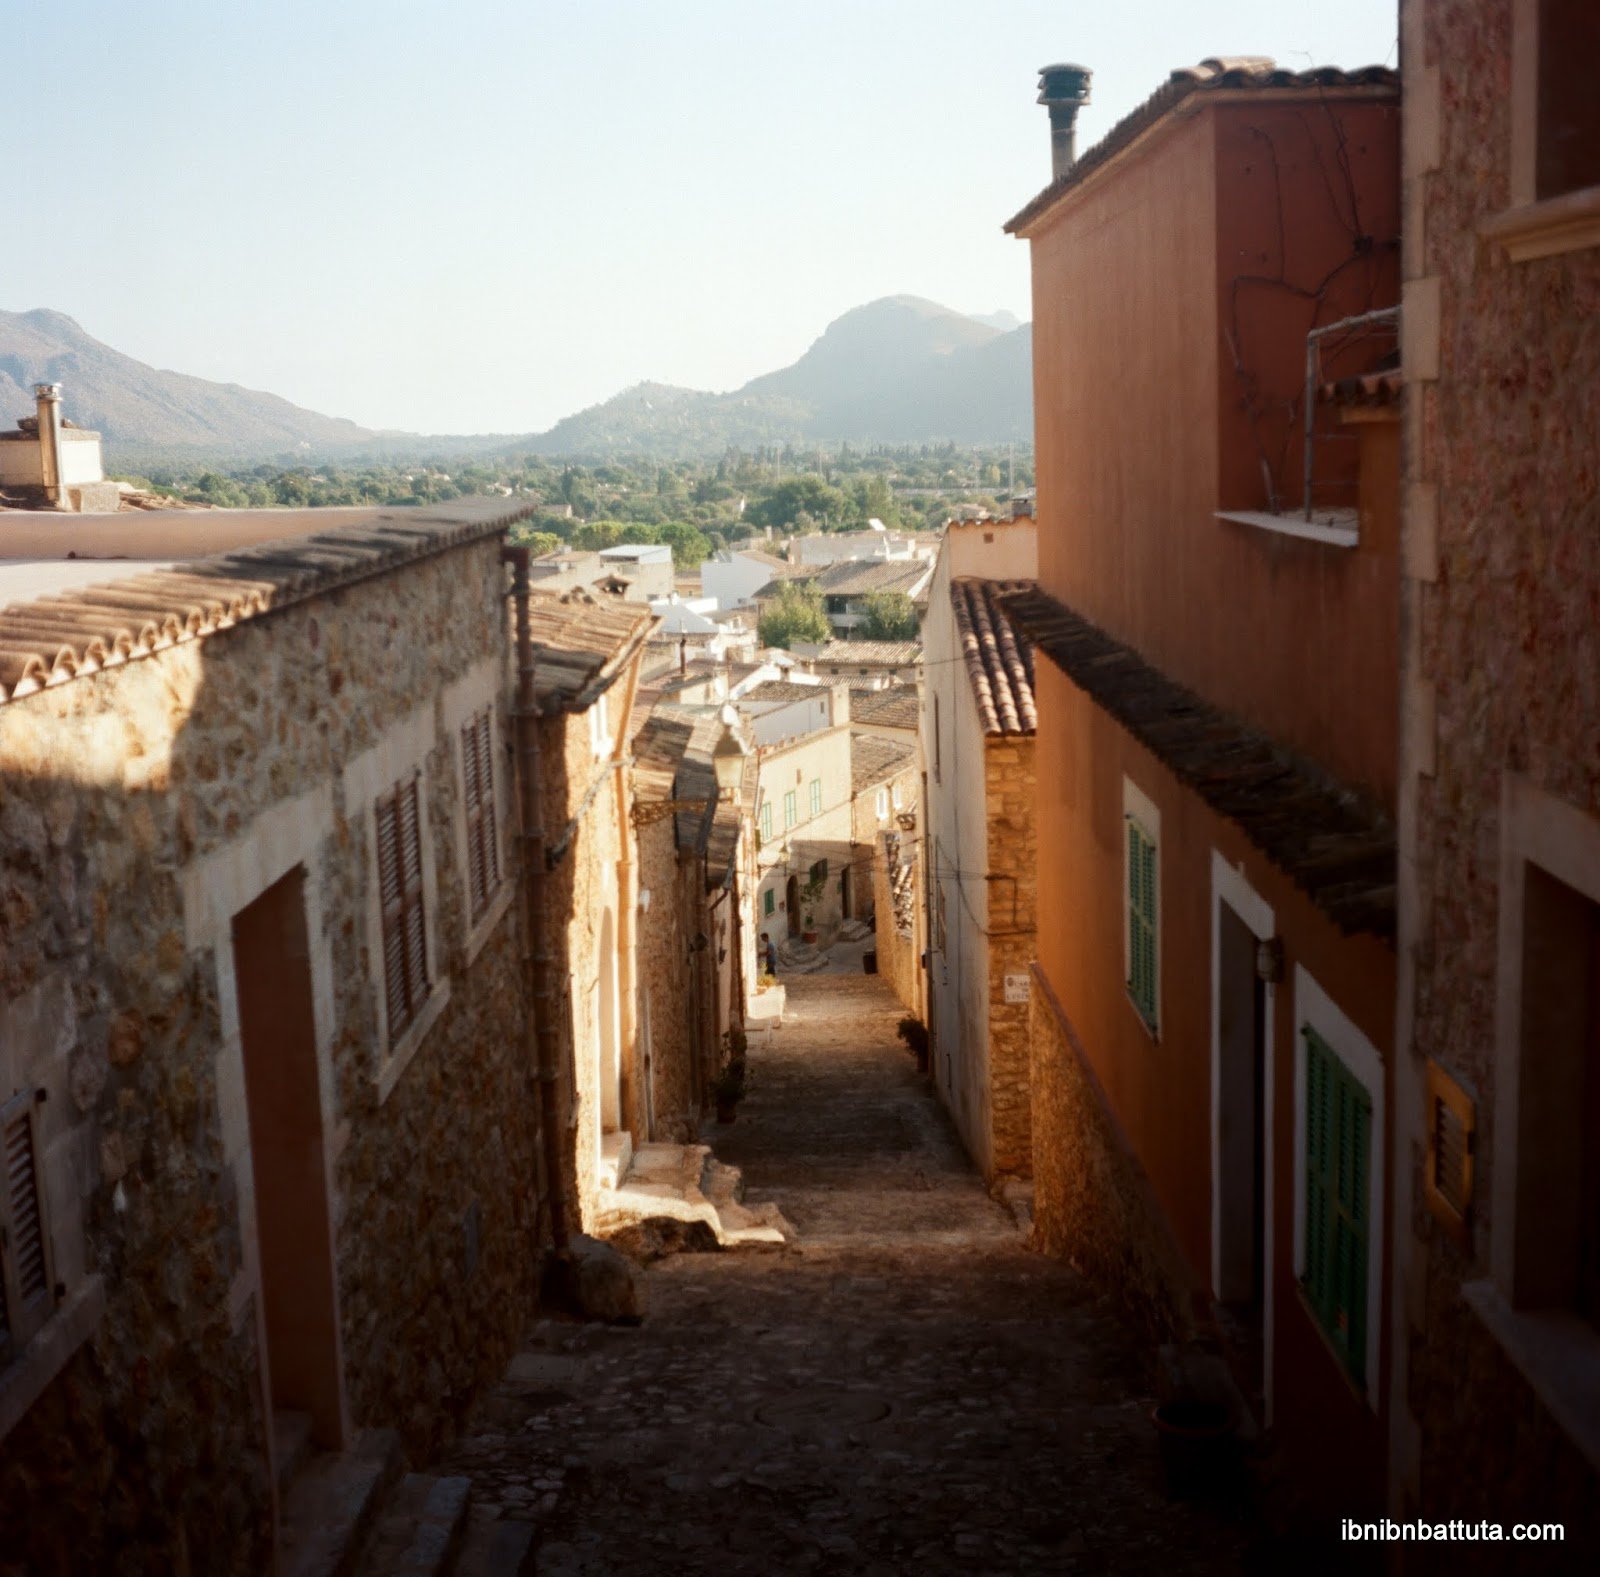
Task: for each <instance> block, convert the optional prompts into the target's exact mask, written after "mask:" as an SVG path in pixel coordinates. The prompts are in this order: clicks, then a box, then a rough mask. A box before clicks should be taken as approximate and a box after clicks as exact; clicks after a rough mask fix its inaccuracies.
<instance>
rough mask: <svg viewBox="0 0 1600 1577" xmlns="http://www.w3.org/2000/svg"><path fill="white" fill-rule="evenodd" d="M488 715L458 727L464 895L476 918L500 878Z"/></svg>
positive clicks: (487, 905)
mask: <svg viewBox="0 0 1600 1577" xmlns="http://www.w3.org/2000/svg"><path fill="white" fill-rule="evenodd" d="M492 739H493V732H492V718H491V714H490V713H489V712H488V711H487V710H485V711H483V712H480V713H479V714H478V715H477V716H476V717H475V718H473V719H472V721H471V722H470V723H468V724H467V725H466V727H465V728H463V729H462V730H461V761H462V781H463V784H464V786H465V799H466V820H467V897H468V908H469V909H470V911H471V914H472V918H473V919H474V920H476V919H477V918H478V917H479V916H480V915H482V913H483V912H484V910H485V909H487V908H488V907H489V899H490V898H491V896H493V893H494V890H495V888H496V886H498V884H499V881H500V859H499V854H498V852H497V850H496V845H495V807H494V757H493V749H492Z"/></svg>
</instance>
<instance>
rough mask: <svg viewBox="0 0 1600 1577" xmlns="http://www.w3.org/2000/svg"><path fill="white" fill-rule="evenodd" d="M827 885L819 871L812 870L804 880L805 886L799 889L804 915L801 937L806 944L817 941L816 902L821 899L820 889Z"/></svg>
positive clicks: (825, 879)
mask: <svg viewBox="0 0 1600 1577" xmlns="http://www.w3.org/2000/svg"><path fill="white" fill-rule="evenodd" d="M826 885H827V877H825V876H824V875H822V873H821V872H820V871H816V870H813V871H812V873H811V875H810V876H809V877H808V878H807V879H806V884H805V886H804V887H802V888H801V889H800V893H801V898H802V899H803V909H802V913H803V914H804V915H805V924H804V925H803V927H802V928H801V932H800V934H801V936H802V938H803V939H804V940H805V941H807V942H815V941H816V939H817V902H818V900H819V899H820V898H821V897H822V889H823V888H824V887H825V886H826Z"/></svg>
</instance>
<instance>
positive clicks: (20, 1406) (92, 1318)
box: [0, 1276, 106, 1440]
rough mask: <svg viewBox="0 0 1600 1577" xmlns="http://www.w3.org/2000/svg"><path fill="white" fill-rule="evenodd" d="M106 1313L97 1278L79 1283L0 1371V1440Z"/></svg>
mask: <svg viewBox="0 0 1600 1577" xmlns="http://www.w3.org/2000/svg"><path fill="white" fill-rule="evenodd" d="M105 1311H106V1294H105V1284H104V1283H103V1282H102V1281H101V1279H100V1278H99V1277H98V1276H89V1277H87V1278H86V1279H85V1280H84V1282H83V1284H82V1285H81V1286H80V1287H79V1288H78V1289H77V1290H76V1291H75V1292H73V1293H71V1294H69V1295H68V1296H67V1297H66V1298H65V1299H64V1300H63V1302H62V1304H61V1307H60V1308H59V1309H57V1310H56V1312H55V1313H54V1314H52V1315H51V1316H50V1318H49V1319H48V1320H46V1321H45V1323H44V1324H43V1326H41V1327H40V1329H39V1330H37V1331H36V1332H35V1333H34V1336H33V1340H32V1341H30V1342H29V1343H28V1345H27V1346H26V1347H24V1348H23V1349H22V1351H21V1352H20V1353H18V1354H17V1356H16V1357H15V1358H14V1359H13V1360H12V1361H11V1362H10V1363H9V1364H7V1365H6V1367H5V1368H4V1369H3V1370H0V1440H4V1439H5V1437H6V1436H7V1435H9V1434H10V1433H11V1431H12V1430H13V1429H14V1428H16V1426H17V1424H18V1423H20V1422H21V1420H22V1417H23V1415H24V1414H25V1413H26V1412H27V1411H28V1409H29V1408H30V1407H32V1406H33V1404H34V1403H35V1402H37V1401H38V1400H39V1398H40V1397H41V1396H42V1395H43V1394H44V1392H45V1390H46V1388H47V1387H48V1386H49V1384H50V1382H51V1381H52V1380H54V1379H55V1377H56V1376H57V1375H58V1374H60V1373H61V1371H62V1370H63V1369H64V1368H66V1366H67V1360H68V1359H69V1358H71V1357H72V1355H73V1354H74V1353H75V1352H76V1351H77V1350H78V1349H79V1348H80V1347H81V1346H83V1344H84V1343H85V1342H86V1341H88V1339H89V1338H90V1337H91V1336H92V1335H94V1329H95V1326H97V1325H98V1324H99V1323H100V1316H101V1315H102V1314H104V1313H105Z"/></svg>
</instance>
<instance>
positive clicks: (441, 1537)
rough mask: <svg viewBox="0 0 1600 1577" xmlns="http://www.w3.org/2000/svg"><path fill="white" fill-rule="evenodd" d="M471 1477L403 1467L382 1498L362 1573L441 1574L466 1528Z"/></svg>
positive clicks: (397, 1576)
mask: <svg viewBox="0 0 1600 1577" xmlns="http://www.w3.org/2000/svg"><path fill="white" fill-rule="evenodd" d="M471 1499H472V1480H471V1479H467V1478H435V1477H434V1476H433V1475H432V1474H429V1473H407V1474H406V1476H405V1477H404V1478H402V1479H401V1480H400V1482H399V1483H398V1484H397V1485H395V1487H394V1489H393V1491H392V1492H391V1493H390V1495H389V1498H388V1499H387V1500H386V1501H385V1502H384V1505H383V1510H382V1511H381V1513H380V1514H379V1516H378V1522H377V1526H376V1527H375V1528H374V1529H373V1533H372V1539H371V1541H370V1543H369V1544H368V1547H367V1550H366V1554H365V1555H364V1557H363V1559H362V1562H361V1568H360V1569H361V1574H362V1577H444V1574H445V1573H447V1572H450V1571H453V1570H454V1569H455V1566H454V1560H455V1555H456V1551H457V1550H458V1548H459V1547H460V1544H461V1540H462V1537H463V1535H464V1534H465V1533H466V1528H467V1507H468V1505H469V1503H470V1502H471Z"/></svg>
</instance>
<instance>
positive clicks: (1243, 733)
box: [1002, 587, 1397, 946]
mask: <svg viewBox="0 0 1600 1577" xmlns="http://www.w3.org/2000/svg"><path fill="white" fill-rule="evenodd" d="M1002 601H1003V603H1004V605H1005V608H1006V612H1007V614H1008V616H1009V617H1010V618H1011V619H1012V621H1013V622H1014V623H1015V624H1016V625H1017V626H1018V628H1019V629H1022V630H1025V631H1026V632H1027V633H1028V635H1029V636H1030V637H1031V638H1032V640H1033V642H1034V644H1035V645H1036V646H1037V648H1038V649H1039V651H1040V652H1042V653H1043V654H1044V655H1045V656H1046V657H1047V658H1049V660H1050V662H1051V663H1052V664H1053V665H1054V666H1055V667H1056V668H1057V669H1059V670H1060V671H1061V673H1062V674H1064V675H1065V676H1066V677H1067V678H1068V679H1069V680H1070V681H1071V682H1072V684H1073V685H1074V686H1075V687H1076V688H1077V689H1079V690H1080V691H1082V692H1083V694H1084V695H1086V696H1087V697H1088V698H1089V699H1090V700H1091V701H1092V702H1093V703H1094V704H1095V705H1096V706H1097V707H1099V708H1100V710H1101V711H1102V712H1104V713H1105V714H1106V715H1107V716H1109V717H1111V718H1112V719H1113V720H1114V721H1115V722H1116V723H1117V725H1118V726H1119V727H1120V728H1122V729H1124V730H1125V731H1126V732H1127V733H1129V734H1130V735H1132V737H1133V738H1134V739H1136V740H1137V741H1138V742H1139V743H1140V744H1141V745H1143V747H1144V748H1145V749H1146V750H1148V751H1149V752H1150V753H1151V755H1153V756H1155V757H1156V759H1157V760H1158V761H1160V762H1161V763H1162V765H1163V766H1164V767H1165V768H1166V769H1167V771H1169V772H1170V773H1171V774H1172V776H1173V777H1174V778H1175V779H1176V780H1177V781H1178V782H1179V783H1180V784H1181V785H1182V786H1183V787H1184V788H1185V789H1186V790H1188V791H1189V792H1190V793H1192V794H1195V795H1197V796H1198V797H1199V798H1200V799H1201V800H1203V801H1204V802H1205V804H1206V805H1208V806H1209V807H1210V809H1211V810H1212V811H1213V812H1214V813H1215V814H1216V815H1219V816H1221V817H1223V818H1224V819H1225V820H1227V821H1230V822H1232V823H1233V825H1234V826H1236V827H1237V828H1238V829H1239V830H1240V832H1241V833H1243V835H1244V836H1245V837H1246V838H1247V839H1248V840H1249V842H1250V843H1251V844H1252V845H1253V846H1254V847H1255V848H1256V849H1257V850H1259V851H1260V853H1261V854H1262V855H1264V856H1265V857H1266V858H1267V859H1268V860H1270V861H1271V862H1272V864H1274V865H1275V866H1276V867H1277V868H1278V869H1279V870H1280V871H1282V872H1283V873H1284V874H1285V875H1286V876H1288V877H1289V879H1290V880H1291V881H1292V882H1293V883H1294V884H1295V886H1296V887H1298V888H1299V889H1300V890H1301V891H1302V892H1303V893H1305V895H1306V896H1307V897H1308V898H1309V899H1310V901H1311V902H1312V903H1313V904H1315V905H1316V907H1317V908H1318V909H1320V910H1321V911H1322V913H1323V914H1325V915H1326V916H1327V917H1328V918H1329V919H1330V920H1331V921H1332V922H1333V923H1334V924H1335V925H1336V926H1337V927H1338V928H1339V929H1340V931H1342V932H1344V933H1345V934H1346V935H1350V934H1353V933H1357V932H1364V933H1367V934H1369V935H1372V936H1375V937H1377V938H1378V939H1379V940H1380V941H1383V942H1384V943H1386V944H1388V945H1390V946H1393V944H1394V938H1395V892H1396V880H1397V851H1396V842H1395V829H1394V823H1393V820H1392V818H1391V817H1390V815H1389V814H1388V812H1387V811H1385V810H1384V809H1383V808H1382V807H1381V806H1380V805H1378V803H1377V802H1376V801H1375V800H1374V799H1373V798H1372V797H1371V795H1369V794H1367V793H1365V792H1363V791H1361V790H1359V789H1356V788H1353V787H1351V786H1350V785H1348V784H1346V783H1343V782H1341V781H1340V780H1339V779H1338V778H1336V777H1335V776H1334V775H1333V774H1332V773H1331V772H1329V771H1328V770H1327V769H1326V768H1325V767H1323V766H1321V765H1320V764H1318V763H1317V762H1315V761H1312V760H1310V759H1308V758H1307V757H1305V756H1303V755H1301V754H1300V753H1299V752H1297V751H1294V750H1291V749H1290V748H1289V747H1288V746H1286V745H1284V744H1282V743H1280V742H1279V741H1278V740H1276V739H1274V738H1273V737H1272V736H1271V735H1269V734H1267V733H1265V732H1264V731H1263V730H1261V729H1260V728H1258V727H1256V726H1255V725H1253V724H1250V723H1246V722H1244V721H1242V720H1241V719H1239V718H1237V717H1234V716H1232V715H1231V714H1229V713H1227V712H1224V711H1223V710H1222V709H1221V708H1220V707H1218V706H1216V705H1214V704H1213V703H1212V702H1210V701H1207V700H1205V699H1204V698H1203V697H1202V696H1200V695H1198V694H1196V693H1195V692H1194V691H1193V690H1191V689H1189V688H1188V687H1187V686H1186V685H1183V684H1181V683H1180V682H1179V681H1178V680H1176V679H1174V678H1172V677H1171V676H1170V675H1168V674H1166V673H1163V672H1162V671H1161V670H1160V669H1159V668H1157V667H1155V666H1154V664H1152V663H1150V662H1148V661H1146V659H1145V658H1144V657H1142V656H1141V655H1140V654H1139V653H1138V652H1137V651H1135V650H1134V648H1133V647H1131V646H1128V645H1127V644H1126V643H1124V642H1122V641H1119V640H1117V639H1116V638H1115V637H1114V636H1112V635H1109V634H1108V633H1107V632H1106V631H1104V630H1102V629H1100V628H1099V626H1098V625H1095V624H1093V623H1091V622H1090V621H1089V620H1088V619H1087V618H1085V617H1084V616H1083V615H1082V614H1080V613H1078V612H1076V611H1075V610H1074V609H1072V608H1069V607H1068V606H1067V605H1066V604H1065V603H1063V602H1060V601H1058V600H1057V599H1056V598H1055V597H1053V596H1051V595H1050V593H1049V592H1047V591H1045V590H1044V589H1043V588H1040V587H1032V588H1029V589H1028V590H1025V591H1021V592H1012V593H1008V594H1007V595H1006V596H1005V597H1004V598H1003V599H1002Z"/></svg>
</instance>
